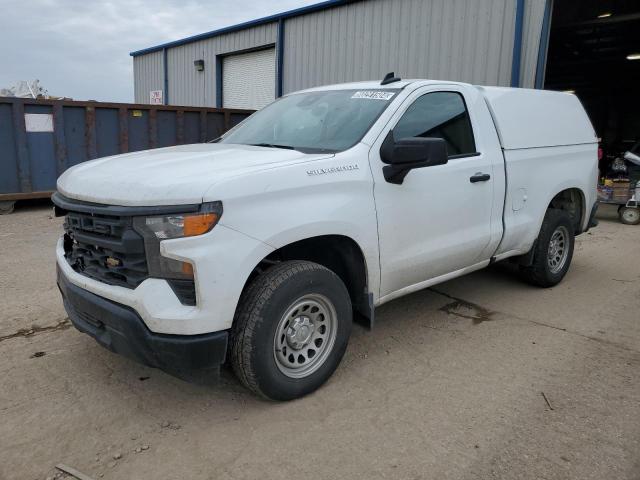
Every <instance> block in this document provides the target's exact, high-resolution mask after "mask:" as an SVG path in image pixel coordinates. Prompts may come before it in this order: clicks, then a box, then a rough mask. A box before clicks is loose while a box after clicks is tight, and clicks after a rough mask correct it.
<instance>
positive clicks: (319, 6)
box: [129, 0, 357, 57]
mask: <svg viewBox="0 0 640 480" xmlns="http://www.w3.org/2000/svg"><path fill="white" fill-rule="evenodd" d="M354 1H357V0H326V1H324V2H320V3H315V4H313V5H308V6H306V7H300V8H295V9H293V10H287V11H286V12H282V13H276V14H275V15H269V16H267V17H262V18H258V19H256V20H250V21H248V22H244V23H238V24H237V25H231V26H229V27H223V28H219V29H218V30H212V31H210V32H205V33H200V34H198V35H193V36H191V37H186V38H183V39H180V40H174V41H172V42H167V43H161V44H160V45H156V46H154V47H149V48H144V49H142V50H136V51H134V52H131V53H129V55H131V56H132V57H137V56H140V55H144V54H146V53H152V52H158V51H161V50H164V49H165V48H170V47H177V46H179V45H185V44H187V43H192V42H197V41H198V40H204V39H206V38H212V37H217V36H218V35H223V34H225V33H232V32H237V31H239V30H244V29H246V28H251V27H256V26H258V25H264V24H266V23H272V22H278V21H280V20H284V19H286V18H292V17H297V16H300V15H304V14H306V13H312V12H317V11H319V10H326V9H327V8H331V7H338V6H340V5H346V4H347V3H353V2H354Z"/></svg>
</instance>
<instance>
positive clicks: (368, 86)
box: [289, 78, 471, 95]
mask: <svg viewBox="0 0 640 480" xmlns="http://www.w3.org/2000/svg"><path fill="white" fill-rule="evenodd" d="M381 80H382V79H380V80H366V81H361V82H348V83H335V84H333V85H320V86H318V87H311V88H306V89H304V90H298V91H296V92H291V94H293V93H304V92H322V91H325V90H384V89H389V90H393V89H398V88H399V89H403V88H405V87H406V86H407V85H412V84H415V85H414V87H416V88H418V87H424V86H427V85H467V86H471V85H470V84H468V83H464V82H454V81H451V80H430V79H426V78H403V79H401V80H398V81H397V82H393V83H387V84H386V85H381V84H380V81H381ZM289 95H290V94H289Z"/></svg>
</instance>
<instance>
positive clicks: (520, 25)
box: [511, 0, 524, 87]
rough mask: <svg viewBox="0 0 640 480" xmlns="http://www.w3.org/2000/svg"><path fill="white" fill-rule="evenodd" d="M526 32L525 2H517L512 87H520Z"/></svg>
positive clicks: (521, 0) (520, 0)
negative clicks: (523, 36)
mask: <svg viewBox="0 0 640 480" xmlns="http://www.w3.org/2000/svg"><path fill="white" fill-rule="evenodd" d="M523 30H524V0H516V28H515V34H514V38H513V59H512V61H511V86H512V87H519V86H520V63H521V58H522V34H523Z"/></svg>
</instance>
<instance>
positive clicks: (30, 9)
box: [0, 0, 315, 102]
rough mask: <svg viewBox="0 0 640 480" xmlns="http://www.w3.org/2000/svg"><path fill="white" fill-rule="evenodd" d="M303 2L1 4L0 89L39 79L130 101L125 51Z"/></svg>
mask: <svg viewBox="0 0 640 480" xmlns="http://www.w3.org/2000/svg"><path fill="white" fill-rule="evenodd" d="M312 3H315V2H313V1H308V0H253V1H248V0H215V1H213V0H212V1H205V0H185V1H180V0H153V1H152V0H149V1H142V0H111V1H103V2H98V1H87V0H84V1H81V0H30V1H27V2H26V1H24V0H22V1H15V0H9V1H6V0H5V1H3V2H2V6H1V7H0V62H1V63H0V88H2V87H8V86H10V85H12V84H14V83H15V82H17V81H18V80H33V79H36V78H37V79H39V80H40V83H41V85H42V86H44V87H45V88H46V89H47V90H48V91H49V93H50V94H51V95H58V96H67V97H72V98H74V99H76V100H89V99H93V100H100V101H116V102H131V101H133V60H132V57H130V56H129V52H131V51H134V50H139V49H142V48H146V47H150V46H153V45H157V44H160V43H164V42H168V41H172V40H177V39H180V38H184V37H187V36H190V35H195V34H198V33H202V32H207V31H210V30H215V29H217V28H221V27H225V26H228V25H234V24H236V23H240V22H244V21H247V20H251V19H255V18H259V17H263V16H266V15H271V14H273V13H277V12H281V11H284V10H288V9H291V8H297V7H300V6H302V5H308V4H312Z"/></svg>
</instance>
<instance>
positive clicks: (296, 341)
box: [273, 294, 338, 378]
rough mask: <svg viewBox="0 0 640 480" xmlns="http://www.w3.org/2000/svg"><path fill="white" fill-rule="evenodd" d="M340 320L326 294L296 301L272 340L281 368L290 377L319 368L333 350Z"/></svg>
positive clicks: (296, 376)
mask: <svg viewBox="0 0 640 480" xmlns="http://www.w3.org/2000/svg"><path fill="white" fill-rule="evenodd" d="M337 322H338V320H337V315H336V310H335V307H334V306H333V304H332V303H331V301H330V300H329V299H328V298H327V297H325V296H324V295H320V294H309V295H305V296H303V297H301V298H299V299H297V300H296V301H295V302H293V303H292V304H291V306H290V307H289V308H287V310H286V311H285V314H284V315H283V316H282V318H281V319H280V321H279V322H278V326H277V328H276V333H275V337H274V339H273V356H274V358H275V361H276V365H277V366H278V369H279V370H280V371H281V372H282V373H283V374H285V375H286V376H287V377H290V378H304V377H307V376H309V375H311V374H312V373H313V372H315V371H316V370H318V368H320V367H321V366H322V365H323V364H324V362H325V361H326V360H327V357H328V356H329V354H330V353H331V350H332V349H333V344H334V343H335V340H336V333H337Z"/></svg>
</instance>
